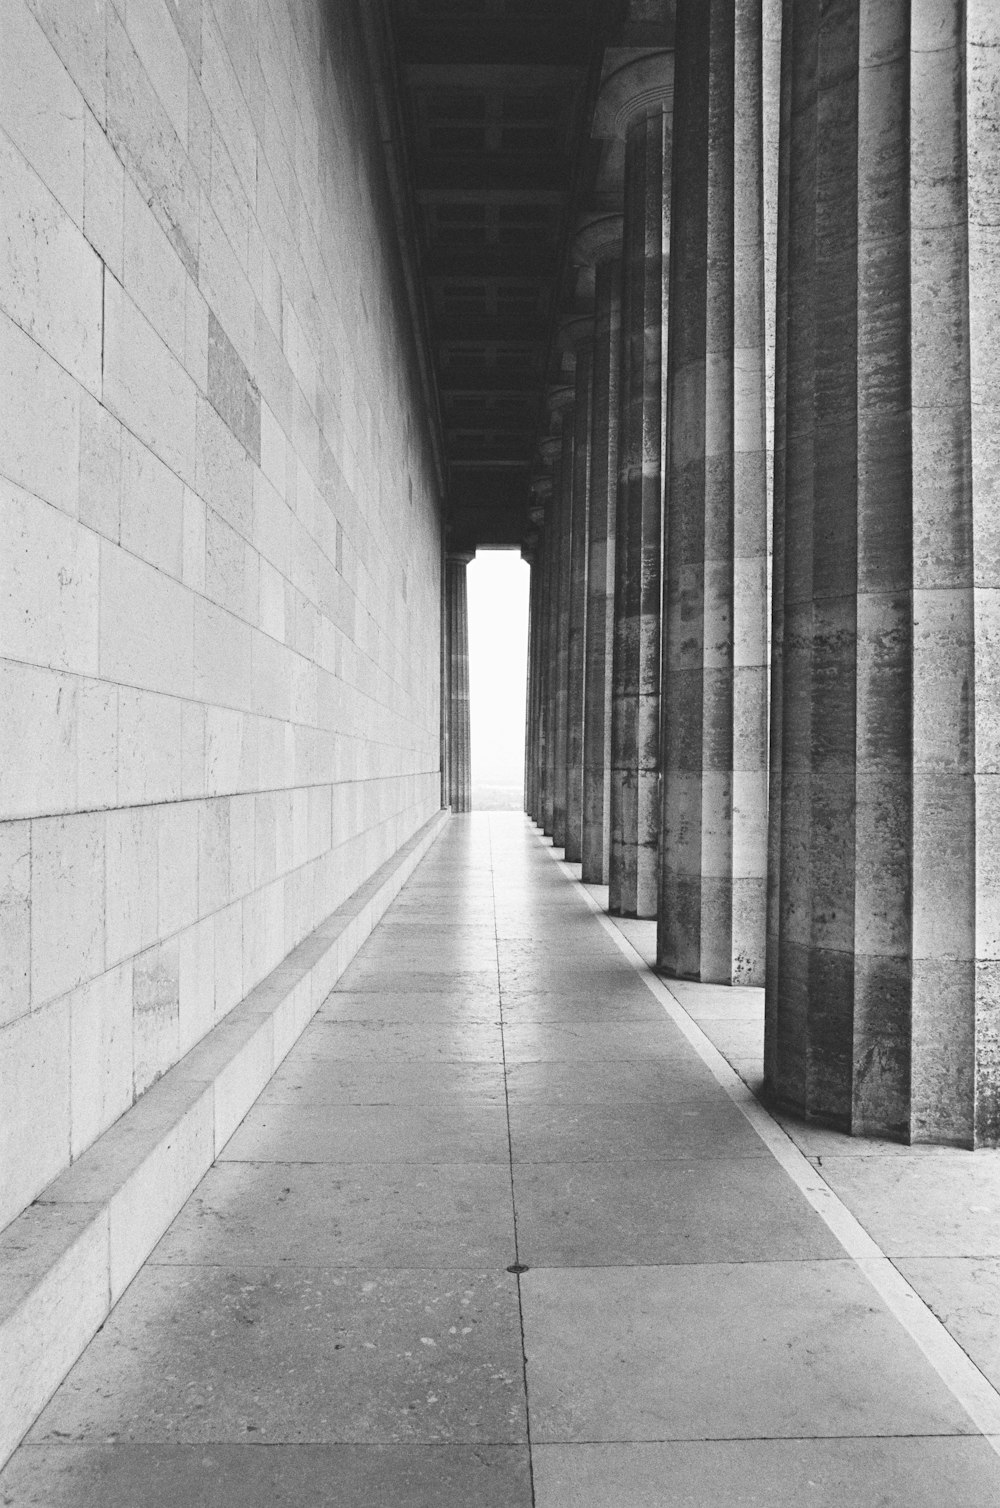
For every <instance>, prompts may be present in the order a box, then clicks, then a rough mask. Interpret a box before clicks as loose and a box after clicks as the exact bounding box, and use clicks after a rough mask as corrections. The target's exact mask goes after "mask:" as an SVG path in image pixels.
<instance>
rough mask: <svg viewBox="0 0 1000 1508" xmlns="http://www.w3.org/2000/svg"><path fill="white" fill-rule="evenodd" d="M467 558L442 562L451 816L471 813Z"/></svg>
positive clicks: (461, 556)
mask: <svg viewBox="0 0 1000 1508" xmlns="http://www.w3.org/2000/svg"><path fill="white" fill-rule="evenodd" d="M470 558H471V557H470V556H468V555H449V556H447V557H446V559H445V606H446V621H445V629H446V635H447V660H448V688H447V689H448V706H447V716H448V749H447V756H448V758H447V763H448V802H449V805H450V806H451V809H452V811H454V812H467V811H470V810H471V809H472V764H471V734H470V726H469V607H468V587H467V578H466V566H467V564H468V561H469V560H470Z"/></svg>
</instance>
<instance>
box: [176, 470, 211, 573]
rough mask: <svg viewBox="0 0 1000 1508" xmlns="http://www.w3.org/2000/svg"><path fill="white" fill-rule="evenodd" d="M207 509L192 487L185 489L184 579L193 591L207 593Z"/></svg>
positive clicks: (183, 515)
mask: <svg viewBox="0 0 1000 1508" xmlns="http://www.w3.org/2000/svg"><path fill="white" fill-rule="evenodd" d="M205 514H206V509H205V504H204V502H203V501H202V499H201V498H200V497H199V496H198V494H197V493H196V492H192V491H191V488H190V487H185V488H184V504H183V513H182V517H183V525H182V527H183V541H182V579H183V581H184V585H185V586H189V587H190V588H191V590H192V591H194V592H200V593H204V591H205V550H206V529H207V521H206V516H205Z"/></svg>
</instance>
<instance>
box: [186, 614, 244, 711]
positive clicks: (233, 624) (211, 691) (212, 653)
mask: <svg viewBox="0 0 1000 1508" xmlns="http://www.w3.org/2000/svg"><path fill="white" fill-rule="evenodd" d="M250 632H251V631H250V629H249V628H248V627H247V625H246V624H245V623H242V622H240V620H239V619H238V618H235V617H233V615H232V614H231V613H227V612H225V611H224V610H223V609H222V608H220V607H216V606H215V604H214V603H211V602H208V601H206V600H205V599H204V598H198V599H197V600H196V602H195V625H194V643H195V683H194V694H195V696H196V697H198V699H199V700H200V701H205V702H215V703H218V704H220V705H222V706H228V707H234V708H239V709H243V710H248V709H249V707H250Z"/></svg>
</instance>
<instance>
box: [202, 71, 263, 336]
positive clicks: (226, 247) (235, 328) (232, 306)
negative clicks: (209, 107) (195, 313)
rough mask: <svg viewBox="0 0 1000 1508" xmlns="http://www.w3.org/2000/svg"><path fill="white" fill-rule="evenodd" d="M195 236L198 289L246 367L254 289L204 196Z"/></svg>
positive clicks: (252, 316)
mask: <svg viewBox="0 0 1000 1508" xmlns="http://www.w3.org/2000/svg"><path fill="white" fill-rule="evenodd" d="M209 103H210V104H211V103H212V101H211V96H209ZM227 145H228V143H227ZM198 237H199V241H198V286H199V287H200V289H201V291H202V293H203V294H204V295H205V298H206V300H207V301H208V305H209V308H211V309H213V310H214V311H215V313H216V315H217V317H218V319H219V322H220V323H221V325H222V327H223V328H224V329H225V331H226V334H227V335H228V337H229V339H230V340H231V341H232V343H233V345H234V347H235V348H236V350H237V352H238V353H239V356H240V360H241V361H243V363H244V364H245V365H247V366H249V364H250V362H251V361H252V360H253V329H254V312H253V311H254V297H253V290H252V289H251V287H250V280H249V278H248V277H247V274H246V270H245V269H244V267H242V266H241V265H240V259H239V257H238V256H237V255H236V253H235V251H234V250H233V248H232V246H230V244H229V239H228V237H227V236H226V233H225V231H224V230H223V228H222V225H221V224H220V222H219V217H218V215H217V214H216V213H215V210H214V208H213V207H212V203H211V200H210V199H209V197H208V195H207V194H203V195H202V197H201V206H200V214H199V219H198Z"/></svg>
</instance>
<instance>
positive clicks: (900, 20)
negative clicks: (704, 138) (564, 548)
mask: <svg viewBox="0 0 1000 1508" xmlns="http://www.w3.org/2000/svg"><path fill="white" fill-rule="evenodd" d="M998 54H1000V26H998V18H997V13H996V9H995V7H994V6H993V5H992V4H991V3H988V0H971V3H970V4H969V5H968V6H967V7H959V6H957V5H953V4H951V3H945V0H914V3H912V4H910V3H906V4H904V3H902V0H899V3H895V0H893V3H884V4H883V3H881V0H878V3H876V0H848V3H844V4H841V5H839V6H838V7H836V9H835V10H832V11H831V10H828V9H825V8H824V7H822V6H820V5H819V4H817V3H808V4H803V3H801V0H786V4H785V8H784V44H783V59H782V72H783V80H782V82H783V91H782V122H781V129H782V179H781V189H780V204H781V208H780V218H779V283H778V287H779V317H778V330H779V345H778V369H777V416H776V468H775V470H776V476H775V511H776V524H775V567H774V574H775V613H774V646H775V654H774V698H775V702H776V707H775V721H774V726H775V730H776V737H775V739H774V746H773V749H772V791H773V799H772V810H771V869H772V873H771V880H772V893H771V897H770V901H771V903H770V907H769V917H768V930H769V937H768V984H767V996H766V1002H767V1006H766V1037H765V1054H766V1062H765V1070H766V1076H767V1080H768V1084H769V1086H770V1089H771V1091H772V1093H773V1094H774V1096H775V1098H776V1099H777V1100H778V1101H780V1102H782V1103H784V1104H786V1105H789V1106H791V1107H793V1108H794V1109H795V1110H797V1111H799V1112H802V1113H805V1114H806V1115H808V1116H811V1117H816V1118H819V1119H822V1120H824V1121H827V1122H830V1123H832V1124H834V1125H837V1126H840V1127H842V1128H844V1129H846V1130H851V1131H854V1132H858V1133H861V1132H867V1133H877V1134H882V1135H887V1136H890V1137H895V1138H897V1139H900V1140H903V1141H942V1142H954V1143H958V1144H960V1145H965V1146H968V1145H973V1144H979V1145H996V1144H997V1141H998V1139H1000V874H998V870H1000V865H998V853H1000V844H998V839H997V833H998V831H1000V821H998V817H997V813H998V812H1000V735H998V728H1000V719H998V716H997V710H996V709H997V698H996V687H997V685H998V684H1000V632H998V626H1000V611H998V608H997V603H998V602H1000V483H998V477H1000V467H998V463H997V457H998V455H1000V295H998V289H997V278H996V267H997V259H998V254H1000V230H998V227H997V215H996V213H995V206H996V204H997V202H998V200H1000V154H998V152H997V150H996V129H997V127H996V106H995V100H996V96H997V90H998V83H1000V66H998Z"/></svg>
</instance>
